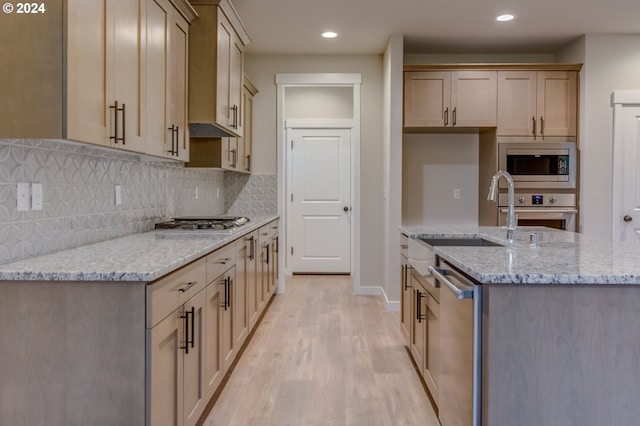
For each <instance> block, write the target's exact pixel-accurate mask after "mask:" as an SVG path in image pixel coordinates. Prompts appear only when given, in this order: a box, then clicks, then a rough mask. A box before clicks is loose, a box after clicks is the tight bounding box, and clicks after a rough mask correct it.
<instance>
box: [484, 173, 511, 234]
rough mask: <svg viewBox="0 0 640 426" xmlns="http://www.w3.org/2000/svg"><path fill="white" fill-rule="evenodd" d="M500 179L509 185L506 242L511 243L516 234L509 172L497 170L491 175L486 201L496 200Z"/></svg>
mask: <svg viewBox="0 0 640 426" xmlns="http://www.w3.org/2000/svg"><path fill="white" fill-rule="evenodd" d="M501 177H503V178H505V179H506V180H507V183H508V184H509V211H508V213H507V241H509V242H510V243H512V242H513V241H514V240H515V237H516V235H515V234H516V227H517V220H516V214H515V211H514V208H513V205H514V203H515V195H514V186H513V178H512V177H511V175H510V174H509V172H503V171H502V170H499V171H498V173H496V174H495V175H493V177H492V178H491V186H490V187H489V195H488V196H487V200H489V201H495V200H496V194H497V192H498V181H499V180H500V178H501Z"/></svg>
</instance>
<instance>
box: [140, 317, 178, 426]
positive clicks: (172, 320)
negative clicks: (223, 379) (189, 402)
mask: <svg viewBox="0 0 640 426" xmlns="http://www.w3.org/2000/svg"><path fill="white" fill-rule="evenodd" d="M183 316H184V309H183V308H182V307H181V308H180V309H177V310H175V311H174V312H173V313H171V314H170V315H169V316H168V317H167V318H165V319H164V320H162V321H161V322H160V323H158V324H157V325H156V326H155V327H153V328H152V329H149V330H147V334H148V336H150V348H151V354H150V361H149V363H150V364H151V366H150V370H151V376H150V386H149V389H148V393H149V398H150V404H149V406H150V410H151V411H150V413H149V421H150V423H149V424H150V425H160V424H163V425H174V426H182V425H183V424H184V422H183V371H184V358H183V356H182V351H183V349H182V347H183V345H184V319H183V318H182V317H183Z"/></svg>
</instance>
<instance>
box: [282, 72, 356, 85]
mask: <svg viewBox="0 0 640 426" xmlns="http://www.w3.org/2000/svg"><path fill="white" fill-rule="evenodd" d="M276 84H277V85H278V86H279V85H287V86H296V85H300V86H324V85H326V86H341V85H345V86H353V85H356V84H362V75H361V74H355V73H339V74H338V73H323V74H313V73H303V74H297V73H291V74H286V73H282V74H276Z"/></svg>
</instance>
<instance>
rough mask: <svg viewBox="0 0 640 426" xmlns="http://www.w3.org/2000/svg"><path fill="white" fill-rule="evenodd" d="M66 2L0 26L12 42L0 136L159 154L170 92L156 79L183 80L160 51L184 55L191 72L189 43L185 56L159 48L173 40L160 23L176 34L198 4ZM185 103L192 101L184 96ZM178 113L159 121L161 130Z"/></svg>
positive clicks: (6, 57)
mask: <svg viewBox="0 0 640 426" xmlns="http://www.w3.org/2000/svg"><path fill="white" fill-rule="evenodd" d="M64 4H65V6H64V7H63V5H62V3H59V4H58V5H57V6H56V5H51V4H48V5H47V10H46V12H45V13H42V14H39V15H33V16H30V17H29V19H23V17H22V16H21V15H18V14H11V15H9V14H7V15H6V16H4V17H3V25H2V27H1V28H0V34H2V35H3V37H4V38H5V39H7V40H9V39H10V40H12V43H11V44H10V45H9V44H3V45H2V46H0V54H1V55H2V58H3V67H2V70H1V71H0V90H1V91H2V93H3V96H2V98H1V100H0V138H51V139H69V140H75V141H79V142H87V143H92V144H98V145H103V146H111V147H117V148H120V149H126V150H130V151H134V152H139V153H148V154H153V155H162V154H160V153H159V151H160V150H159V149H156V147H155V146H154V145H153V144H155V142H156V139H155V138H152V137H151V136H152V135H155V133H154V132H157V131H158V130H157V128H156V127H154V126H156V124H157V125H158V126H160V124H158V123H159V122H160V121H162V120H167V115H166V114H167V113H166V111H168V110H170V109H169V108H168V106H167V105H168V104H167V103H166V102H167V100H170V99H171V97H170V96H166V97H165V96H164V95H166V93H165V91H166V90H168V89H167V88H166V86H165V87H164V88H163V89H161V90H160V93H157V92H155V90H158V87H157V81H158V80H162V79H163V78H164V83H165V85H172V84H173V78H177V79H179V76H178V74H177V73H175V72H171V73H167V70H166V67H167V66H170V65H169V64H171V63H174V62H166V63H165V62H162V61H163V60H169V61H175V60H180V59H182V66H176V68H181V69H182V70H183V71H182V72H183V74H185V76H186V68H185V67H186V64H187V62H186V59H187V58H186V54H187V51H186V50H184V52H182V55H183V58H180V53H176V55H175V56H166V57H164V56H162V57H158V56H156V55H158V49H160V50H161V49H162V47H158V45H157V43H161V44H162V43H165V44H164V46H167V44H168V43H169V41H168V39H163V38H162V35H160V34H159V33H158V32H157V31H156V30H158V23H159V22H161V19H163V17H164V18H167V17H169V18H171V19H170V20H168V21H166V23H165V27H164V30H165V31H166V33H165V35H167V36H169V35H170V34H172V33H174V29H175V23H176V22H177V20H181V21H180V23H181V24H182V25H183V28H182V30H183V32H184V34H185V35H186V31H187V30H188V28H187V27H188V25H185V23H186V22H187V21H188V20H193V19H194V18H195V13H194V12H193V9H192V8H191V6H189V4H188V3H187V2H186V1H184V0H176V1H173V2H167V1H165V2H162V1H159V0H105V1H104V2H88V1H86V0H68V1H66V2H64ZM161 15H162V16H161ZM147 25H149V27H147ZM176 44H177V43H176ZM186 46H187V45H186V44H185V49H186ZM168 50H170V49H168ZM176 50H177V48H176ZM163 54H164V55H171V52H164V53H161V55H163ZM158 61H159V62H161V63H162V64H163V65H164V66H163V67H162V70H161V71H158V69H157V68H155V66H156V65H157V62H158ZM155 72H159V74H160V75H161V76H158V75H156V74H154V73H155ZM151 76H153V77H156V80H155V81H150V80H149V78H150V77H151ZM178 84H179V83H178ZM184 86H185V87H186V83H184ZM150 91H154V92H153V93H150ZM185 93H186V92H185ZM163 94H164V95H163ZM155 100H157V101H158V102H159V103H160V105H159V106H158V105H156V104H155V103H154V101H155ZM182 102H183V103H184V105H185V106H186V98H185V99H184V100H183V101H182ZM163 107H166V108H167V109H165V110H164V111H165V112H163V113H161V114H160V113H159V115H155V113H154V112H156V111H155V110H154V108H163ZM184 115H185V116H186V113H185V114H184ZM158 117H160V118H158ZM172 121H174V120H173V119H171V120H168V121H165V122H164V123H162V128H163V132H164V128H165V127H167V128H169V127H171V124H172V123H171V122H172ZM184 121H185V119H184V118H183V119H182V121H180V124H182V126H181V127H182V128H183V129H185V131H186V126H185V123H184ZM176 122H177V121H176ZM174 129H175V127H174ZM185 135H186V133H185ZM182 140H183V141H184V140H185V137H184V135H183V137H182ZM183 143H184V142H183ZM163 156H164V155H163Z"/></svg>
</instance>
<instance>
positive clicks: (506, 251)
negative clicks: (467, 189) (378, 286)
mask: <svg viewBox="0 0 640 426" xmlns="http://www.w3.org/2000/svg"><path fill="white" fill-rule="evenodd" d="M400 230H401V231H402V232H404V233H405V234H407V235H409V236H410V237H418V236H425V237H447V238H451V237H477V236H479V237H482V238H485V239H487V240H490V241H493V242H495V243H499V244H502V245H503V247H443V246H441V247H438V246H436V247H434V253H435V254H437V255H439V256H440V257H442V258H443V259H445V260H447V261H449V262H450V263H451V264H453V265H454V266H456V267H458V268H459V269H460V270H462V271H463V272H465V273H467V274H468V275H469V276H471V277H473V278H474V279H476V280H477V281H478V282H480V283H483V284H511V283H517V284H640V245H636V244H633V243H623V242H612V241H609V240H604V239H598V238H594V237H588V236H585V235H582V234H578V233H574V232H567V231H558V230H554V229H550V228H542V227H519V228H518V230H517V231H516V240H515V241H514V242H513V243H509V242H508V241H507V240H506V230H505V228H499V227H459V228H456V227H452V228H449V227H420V226H401V227H400ZM532 232H535V233H537V234H538V235H539V243H538V245H537V247H534V246H531V245H530V244H529V236H530V234H531V233H532ZM409 256H411V254H410V255H409Z"/></svg>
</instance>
